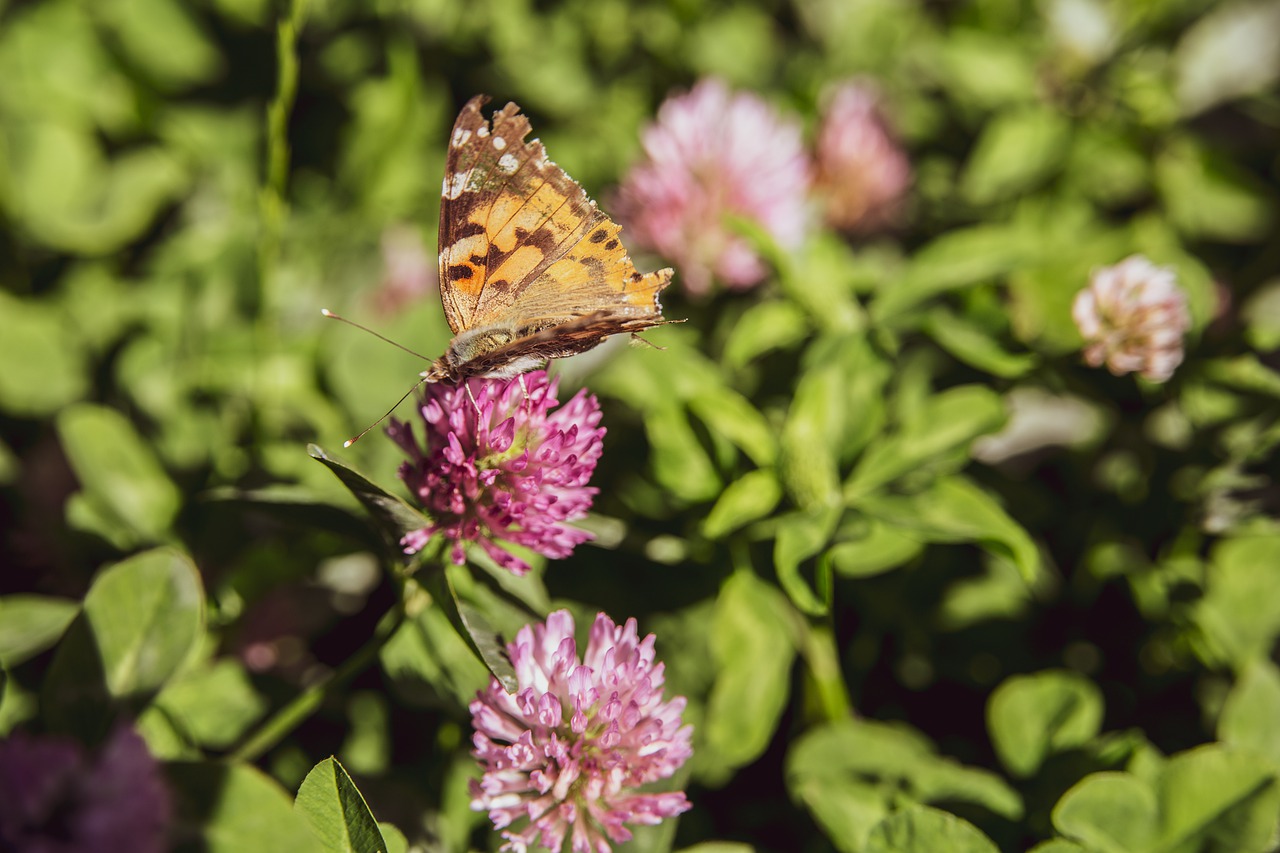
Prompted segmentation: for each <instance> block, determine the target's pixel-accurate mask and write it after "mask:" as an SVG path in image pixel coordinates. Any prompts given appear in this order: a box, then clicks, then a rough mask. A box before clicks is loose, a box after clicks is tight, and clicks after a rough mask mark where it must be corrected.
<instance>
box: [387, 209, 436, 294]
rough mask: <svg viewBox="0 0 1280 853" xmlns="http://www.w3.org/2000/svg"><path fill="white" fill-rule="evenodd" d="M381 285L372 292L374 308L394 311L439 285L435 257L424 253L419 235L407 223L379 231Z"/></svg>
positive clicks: (424, 248)
mask: <svg viewBox="0 0 1280 853" xmlns="http://www.w3.org/2000/svg"><path fill="white" fill-rule="evenodd" d="M382 265H383V274H382V284H381V285H380V286H379V287H378V289H377V290H376V291H375V292H374V300H375V301H376V303H377V307H378V310H379V311H380V312H381V313H383V314H395V313H396V312H398V311H400V310H402V309H403V308H404V307H405V306H406V305H410V304H415V303H417V302H419V301H421V300H422V299H423V298H425V297H426V296H429V295H430V294H432V293H435V292H437V291H438V290H439V288H440V279H439V272H438V271H437V269H436V261H435V258H433V257H431V256H430V255H428V254H427V247H426V246H425V245H423V242H422V234H421V233H419V231H418V229H417V228H414V227H413V226H409V225H393V226H392V227H390V228H388V229H387V230H385V231H383V232H382Z"/></svg>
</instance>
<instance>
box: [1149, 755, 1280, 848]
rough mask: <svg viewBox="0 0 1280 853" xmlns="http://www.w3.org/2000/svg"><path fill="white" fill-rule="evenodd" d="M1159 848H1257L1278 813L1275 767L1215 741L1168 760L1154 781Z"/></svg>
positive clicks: (1266, 842)
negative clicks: (1156, 785)
mask: <svg viewBox="0 0 1280 853" xmlns="http://www.w3.org/2000/svg"><path fill="white" fill-rule="evenodd" d="M1160 782H1161V784H1160V788H1159V795H1158V799H1159V804H1160V814H1161V815H1162V816H1163V817H1164V826H1163V828H1162V829H1163V832H1162V833H1161V843H1160V849H1161V851H1166V850H1167V851H1176V853H1182V851H1215V853H1263V851H1266V850H1269V849H1270V844H1269V839H1270V838H1271V835H1272V833H1273V832H1274V831H1275V827H1276V814H1277V813H1280V785H1277V783H1276V776H1275V770H1274V769H1272V768H1270V767H1268V766H1267V765H1266V763H1265V762H1264V761H1263V760H1262V759H1261V758H1259V757H1258V756H1255V755H1250V754H1248V753H1242V752H1236V751H1234V750H1230V749H1228V748H1224V747H1222V746H1219V745H1217V744H1209V745H1206V746H1201V747H1197V748H1195V749H1192V750H1188V751H1186V752H1182V753H1179V754H1178V755H1175V756H1173V757H1172V758H1171V759H1169V763H1168V764H1167V765H1165V769H1164V774H1163V776H1162V778H1161V780H1160Z"/></svg>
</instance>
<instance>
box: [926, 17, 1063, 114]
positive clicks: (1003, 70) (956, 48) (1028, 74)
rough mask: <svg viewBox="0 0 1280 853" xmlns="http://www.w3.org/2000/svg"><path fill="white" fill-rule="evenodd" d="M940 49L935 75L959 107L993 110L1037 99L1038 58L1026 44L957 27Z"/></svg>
mask: <svg viewBox="0 0 1280 853" xmlns="http://www.w3.org/2000/svg"><path fill="white" fill-rule="evenodd" d="M938 47H939V49H940V55H939V56H938V60H939V62H938V66H937V68H936V69H934V72H935V74H937V76H938V82H939V83H940V84H941V85H942V86H944V87H945V88H946V90H947V91H948V92H950V93H951V96H952V98H953V99H954V100H956V101H957V102H958V103H962V104H966V105H971V106H972V107H974V108H977V109H992V108H995V107H1001V106H1005V105H1008V104H1019V103H1029V102H1033V101H1034V100H1035V99H1036V98H1037V90H1038V84H1037V75H1036V58H1035V56H1034V54H1032V48H1031V45H1030V44H1029V43H1027V42H1025V41H1024V40H1020V39H1011V38H1007V37H1004V36H1002V35H1001V34H999V33H997V32H990V33H988V32H984V31H982V30H979V29H976V28H974V27H954V28H952V29H950V30H948V33H947V38H945V39H941V40H940V42H939V44H938Z"/></svg>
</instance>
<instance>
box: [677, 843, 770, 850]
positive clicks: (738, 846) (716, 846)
mask: <svg viewBox="0 0 1280 853" xmlns="http://www.w3.org/2000/svg"><path fill="white" fill-rule="evenodd" d="M676 853H755V848H754V847H752V846H751V845H750V844H743V843H742V842H739V841H703V842H702V843H701V844H695V845H693V846H692V847H681V848H680V849H679V850H677V851H676Z"/></svg>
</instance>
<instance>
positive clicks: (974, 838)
mask: <svg viewBox="0 0 1280 853" xmlns="http://www.w3.org/2000/svg"><path fill="white" fill-rule="evenodd" d="M863 853H999V849H998V848H997V847H996V846H995V844H993V843H992V842H991V839H990V838H987V836H985V835H983V834H982V833H981V832H980V831H979V830H978V829H977V827H975V826H974V825H973V824H971V823H969V822H968V821H964V820H961V819H960V818H958V817H956V816H955V815H953V814H950V813H949V812H944V811H939V810H938V809H933V808H929V807H928V806H908V807H907V808H905V809H903V810H901V811H897V812H894V813H893V814H891V815H889V816H888V817H887V818H885V819H884V820H882V821H881V822H880V823H879V824H878V825H877V826H876V827H875V828H874V829H872V830H871V834H870V835H868V836H867V845H866V847H864V848H863Z"/></svg>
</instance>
